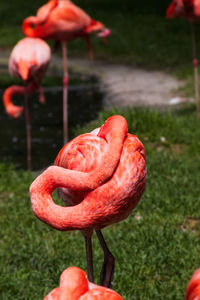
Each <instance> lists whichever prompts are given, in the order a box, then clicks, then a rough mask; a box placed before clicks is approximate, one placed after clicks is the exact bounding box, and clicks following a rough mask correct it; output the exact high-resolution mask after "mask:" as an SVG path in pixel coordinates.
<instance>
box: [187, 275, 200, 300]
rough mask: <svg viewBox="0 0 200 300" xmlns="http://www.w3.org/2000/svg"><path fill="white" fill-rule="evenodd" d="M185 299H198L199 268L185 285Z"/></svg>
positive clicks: (199, 296) (199, 285)
mask: <svg viewBox="0 0 200 300" xmlns="http://www.w3.org/2000/svg"><path fill="white" fill-rule="evenodd" d="M185 300H200V269H197V270H196V271H195V272H194V274H193V275H192V277H191V279H190V281H189V283H188V285H187V288H186V292H185Z"/></svg>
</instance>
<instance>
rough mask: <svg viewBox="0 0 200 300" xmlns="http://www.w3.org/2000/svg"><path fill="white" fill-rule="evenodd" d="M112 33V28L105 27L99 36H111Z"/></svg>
mask: <svg viewBox="0 0 200 300" xmlns="http://www.w3.org/2000/svg"><path fill="white" fill-rule="evenodd" d="M110 34H111V31H110V29H108V28H105V29H104V30H102V31H101V32H100V33H98V36H99V37H101V38H105V37H107V36H109V35H110Z"/></svg>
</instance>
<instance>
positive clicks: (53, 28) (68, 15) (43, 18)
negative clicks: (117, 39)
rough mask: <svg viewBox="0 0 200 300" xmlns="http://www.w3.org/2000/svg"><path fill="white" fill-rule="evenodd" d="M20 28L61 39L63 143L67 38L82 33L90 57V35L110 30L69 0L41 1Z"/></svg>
mask: <svg viewBox="0 0 200 300" xmlns="http://www.w3.org/2000/svg"><path fill="white" fill-rule="evenodd" d="M23 32H24V34H25V35H27V36H30V37H40V38H43V39H53V40H56V41H59V42H61V43H62V51H63V67H64V75H63V76H64V77H63V135H64V145H65V144H66V142H67V140H68V114H67V95H68V66H67V42H68V41H71V40H74V39H76V38H79V37H85V38H86V41H87V43H88V46H89V50H90V57H91V58H92V57H93V53H92V48H91V44H90V35H91V34H92V33H93V32H98V35H99V36H100V37H102V38H105V37H106V36H108V35H109V34H110V31H109V30H108V29H106V28H105V27H104V25H103V24H102V23H100V22H98V21H95V20H93V19H91V18H90V16H88V15H87V14H86V13H85V12H84V11H83V10H82V9H81V8H79V7H78V6H76V5H74V4H73V3H72V2H71V1H69V0H50V1H49V2H47V4H45V5H43V6H42V7H41V8H40V9H39V10H38V11H37V15H36V16H31V17H28V18H26V19H25V20H24V22H23Z"/></svg>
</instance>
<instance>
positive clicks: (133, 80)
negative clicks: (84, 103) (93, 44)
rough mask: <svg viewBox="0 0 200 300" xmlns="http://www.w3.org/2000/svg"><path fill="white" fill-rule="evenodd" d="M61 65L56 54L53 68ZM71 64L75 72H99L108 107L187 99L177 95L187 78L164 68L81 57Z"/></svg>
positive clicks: (154, 104) (159, 104)
mask: <svg viewBox="0 0 200 300" xmlns="http://www.w3.org/2000/svg"><path fill="white" fill-rule="evenodd" d="M58 65H60V66H61V64H60V59H59V58H54V60H53V61H52V63H51V68H52V70H53V69H54V68H55V66H56V67H57V68H58ZM69 68H71V69H72V70H73V71H75V72H80V73H85V74H90V75H96V76H98V78H99V79H100V82H101V89H102V91H103V92H104V94H105V96H104V107H105V109H108V108H110V107H112V106H118V107H119V106H120V107H124V106H150V107H168V106H171V105H174V104H178V103H180V102H185V101H186V99H184V98H181V97H178V95H177V90H178V89H179V88H180V87H181V86H182V85H184V82H182V81H179V80H177V79H175V78H173V77H171V76H169V75H167V74H165V73H164V72H160V71H147V70H143V69H137V68H132V67H128V66H124V65H112V64H104V63H102V62H99V61H93V62H91V61H88V60H82V59H70V60H69Z"/></svg>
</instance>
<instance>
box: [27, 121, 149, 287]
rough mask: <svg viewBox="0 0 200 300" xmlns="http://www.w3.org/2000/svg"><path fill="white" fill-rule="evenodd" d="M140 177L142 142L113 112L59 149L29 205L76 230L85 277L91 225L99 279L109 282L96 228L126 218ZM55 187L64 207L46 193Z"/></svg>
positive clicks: (110, 266) (109, 259)
mask: <svg viewBox="0 0 200 300" xmlns="http://www.w3.org/2000/svg"><path fill="white" fill-rule="evenodd" d="M145 182H146V163H145V150H144V146H143V145H142V143H141V142H140V141H139V139H138V138H137V137H136V136H135V135H132V134H129V133H128V125H127V121H126V119H124V118H123V117H122V116H118V115H116V116H112V117H110V118H108V119H107V121H106V122H105V124H104V125H102V126H101V127H100V128H97V129H95V130H93V131H92V132H90V133H86V134H83V135H80V136H78V137H76V138H75V139H73V140H72V141H71V142H69V143H68V144H67V145H65V146H64V147H63V148H62V149H61V151H60V152H59V154H58V156H57V158H56V160H55V166H51V167H49V168H48V169H47V170H45V171H44V172H43V173H42V174H41V175H40V176H39V177H37V178H36V179H35V181H34V182H33V183H32V185H31V187H30V195H31V202H32V208H33V211H34V214H35V215H36V217H38V218H39V219H40V220H41V221H43V222H45V223H47V224H48V225H50V226H52V227H53V228H55V229H57V230H62V231H69V230H76V229H79V230H81V231H82V233H83V235H84V237H85V244H86V256H87V265H88V277H89V281H91V282H94V276H93V262H92V243H91V237H92V232H93V230H95V231H96V234H97V237H98V239H99V242H100V245H101V247H102V249H103V251H104V263H103V266H102V270H101V276H100V284H101V285H103V286H106V287H111V285H112V280H113V275H114V257H113V255H112V254H111V252H110V251H109V249H108V247H107V245H106V243H105V240H104V238H103V235H102V233H101V230H100V229H102V228H104V227H106V226H108V225H110V224H112V223H116V222H119V221H121V220H124V219H125V218H127V217H128V215H129V214H130V213H131V211H132V210H133V209H134V208H135V207H136V205H137V203H138V202H139V200H140V198H141V196H142V194H143V192H144V189H145ZM56 188H59V195H60V196H61V197H62V199H63V200H64V202H65V204H66V205H67V206H68V207H62V206H59V205H56V204H55V203H54V202H53V200H52V198H51V193H52V192H53V190H54V189H56Z"/></svg>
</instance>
